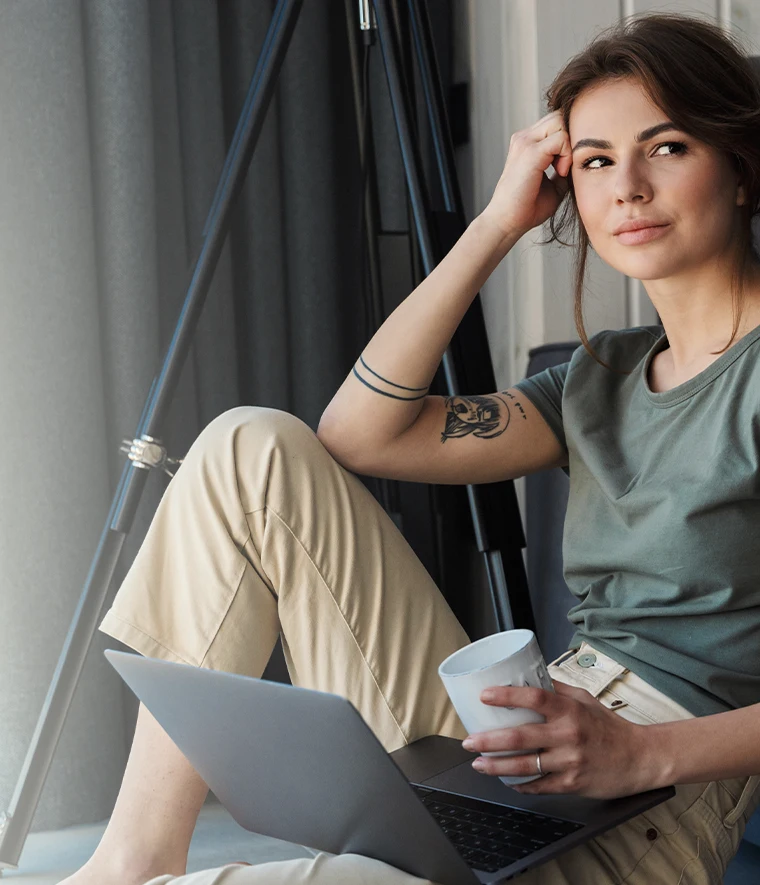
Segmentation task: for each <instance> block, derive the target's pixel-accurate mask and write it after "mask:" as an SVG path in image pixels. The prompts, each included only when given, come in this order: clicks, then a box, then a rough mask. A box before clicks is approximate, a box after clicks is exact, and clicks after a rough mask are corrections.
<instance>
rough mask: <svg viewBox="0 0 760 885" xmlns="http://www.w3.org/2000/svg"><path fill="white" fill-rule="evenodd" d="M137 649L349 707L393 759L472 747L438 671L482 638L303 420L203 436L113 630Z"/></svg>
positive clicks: (237, 419)
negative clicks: (472, 637) (270, 668)
mask: <svg viewBox="0 0 760 885" xmlns="http://www.w3.org/2000/svg"><path fill="white" fill-rule="evenodd" d="M100 629H101V630H103V631H104V632H106V633H109V634H110V635H112V636H114V637H116V638H117V639H119V640H121V641H122V642H124V643H126V644H127V645H129V646H131V647H133V648H135V649H136V650H137V651H139V652H141V653H143V654H146V655H150V656H153V657H162V658H168V659H171V660H176V661H184V662H187V663H190V664H194V665H196V666H203V667H210V668H213V669H219V670H226V671H230V672H234V673H242V674H245V675H251V676H260V675H261V673H262V672H263V670H264V667H265V665H266V663H267V661H268V659H269V657H270V655H271V652H272V649H273V647H274V644H275V642H276V639H277V635H278V633H279V632H282V636H283V649H284V652H285V658H286V661H287V664H288V668H289V671H290V675H291V678H292V680H293V683H294V684H296V685H300V686H304V687H308V688H315V689H318V690H321V691H330V692H334V693H336V694H340V695H342V696H344V697H346V698H348V699H349V700H350V701H351V702H352V703H353V704H354V706H355V707H356V708H357V709H358V711H359V712H360V713H361V715H362V716H363V717H364V719H365V721H366V722H367V723H368V724H369V725H370V727H371V728H372V729H373V731H374V732H375V734H376V735H377V736H378V738H379V739H380V741H381V742H382V743H383V745H384V746H385V748H386V749H387V750H389V751H391V750H394V749H397V748H398V747H400V746H403V745H404V744H405V743H408V742H410V741H413V740H415V739H417V738H419V737H423V736H424V735H426V734H444V735H450V736H453V737H461V738H464V736H465V734H466V732H465V730H464V729H463V727H462V725H461V723H460V722H459V719H458V718H457V716H456V713H455V712H454V710H453V707H452V705H451V703H450V701H449V698H448V695H447V694H446V692H445V690H444V688H443V685H442V683H441V681H440V678H439V677H438V673H437V667H438V664H439V663H440V662H441V661H442V660H443V659H444V658H445V657H446V656H447V655H448V654H450V653H451V652H452V651H455V650H456V649H457V648H461V647H462V646H463V645H465V644H467V642H468V641H469V639H468V637H467V635H466V633H465V632H464V630H463V629H462V627H461V625H460V624H459V622H458V621H457V620H456V618H455V617H454V615H453V613H452V611H451V609H450V608H449V606H448V604H447V603H446V601H445V600H444V598H443V596H442V595H441V593H440V591H439V590H438V588H437V587H436V585H435V583H434V582H433V580H432V579H431V577H430V575H429V574H428V573H427V571H426V570H425V568H424V567H423V565H422V564H421V563H420V561H419V559H418V558H417V557H416V556H415V554H414V552H413V551H412V549H411V548H410V547H409V545H408V543H407V542H406V540H405V539H404V537H403V535H402V534H401V533H400V532H399V531H398V529H397V528H396V526H395V525H394V523H393V521H392V520H391V519H390V518H389V517H388V515H387V514H386V513H385V512H384V511H383V510H382V508H381V507H380V506H379V504H378V503H377V502H376V501H375V499H374V497H373V496H372V495H371V493H370V492H369V491H368V490H367V489H366V488H365V486H364V485H363V484H362V483H361V481H360V480H359V479H358V478H357V477H356V476H354V475H353V474H352V473H350V472H349V471H347V470H345V469H344V468H343V467H341V466H340V465H339V464H338V463H337V462H336V461H335V460H334V459H333V458H332V456H331V455H330V454H329V453H328V452H327V450H326V449H325V448H324V446H323V445H322V444H321V443H320V441H319V440H318V439H317V437H316V435H315V434H314V432H313V431H312V430H311V429H310V428H309V427H308V426H307V425H306V424H305V423H304V422H302V421H301V420H300V419H298V418H296V417H295V416H293V415H290V414H288V413H287V412H281V411H278V410H274V409H265V408H256V407H241V408H237V409H232V410H230V411H228V412H225V413H224V414H222V415H220V416H219V417H218V418H216V419H215V420H214V421H212V422H211V424H209V425H208V427H207V428H206V429H205V430H204V431H203V432H202V433H201V434H200V436H199V437H198V439H197V440H196V441H195V443H194V444H193V446H192V447H191V449H190V451H189V453H188V455H187V457H186V458H185V461H184V463H183V465H182V467H181V468H180V469H179V471H178V472H177V474H176V475H175V477H174V479H173V480H172V481H171V483H170V484H169V487H168V489H167V491H166V493H165V494H164V497H163V499H162V501H161V503H160V505H159V508H158V510H157V513H156V516H155V518H154V521H153V523H152V525H151V528H150V530H149V532H148V535H147V537H146V539H145V542H144V543H143V545H142V547H141V548H140V551H139V552H138V554H137V557H136V558H135V561H134V563H133V565H132V568H131V569H130V572H129V574H128V575H127V577H126V579H125V581H124V582H123V584H122V586H121V588H120V590H119V592H118V594H117V596H116V598H115V600H114V604H113V607H112V609H111V610H110V611H109V612H108V613H107V614H106V616H105V618H104V620H103V623H102V624H101V627H100Z"/></svg>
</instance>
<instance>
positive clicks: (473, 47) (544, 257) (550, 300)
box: [459, 0, 760, 388]
mask: <svg viewBox="0 0 760 885" xmlns="http://www.w3.org/2000/svg"><path fill="white" fill-rule="evenodd" d="M462 2H463V3H465V4H466V9H467V15H466V18H467V27H466V32H467V33H466V34H465V33H463V32H460V34H459V39H460V42H462V43H465V42H466V43H467V50H468V51H467V60H468V64H469V71H468V74H467V78H468V79H469V81H470V84H471V92H470V96H471V127H472V148H471V150H472V186H471V199H472V204H471V206H470V210H471V212H472V214H475V213H477V212H480V211H481V210H482V209H483V208H484V207H485V205H486V204H487V203H488V200H489V199H490V196H491V194H492V193H493V189H494V187H495V185H496V182H497V181H498V179H499V176H500V175H501V172H502V170H503V168H504V162H505V160H506V156H507V152H508V149H509V139H510V137H511V135H512V133H513V132H515V131H517V130H519V129H524V128H526V127H528V126H530V125H532V124H533V123H535V122H536V121H537V120H538V119H540V118H541V117H542V116H543V115H544V114H546V112H547V110H546V105H545V102H544V101H543V98H542V94H543V92H544V90H545V89H546V88H547V86H548V85H549V84H550V82H551V81H552V79H553V77H554V76H555V74H556V73H557V71H558V70H559V69H560V68H561V66H562V65H563V64H564V63H565V62H566V61H567V60H569V58H570V57H571V56H572V55H574V54H575V53H576V52H578V51H580V50H581V49H582V48H583V47H584V46H585V45H586V44H587V43H588V42H589V40H590V39H592V38H593V37H594V35H595V34H596V33H598V32H599V31H600V30H602V29H603V28H604V27H606V26H608V25H611V24H613V23H614V22H615V21H617V20H618V19H620V18H621V17H622V16H626V15H631V14H633V13H636V12H644V11H650V10H651V11H654V10H658V11H665V10H668V11H679V12H687V13H696V14H702V15H707V16H710V17H711V18H713V19H715V20H717V21H718V22H720V23H721V24H723V25H724V26H728V27H729V28H730V29H731V30H732V31H733V32H734V33H735V34H736V35H737V36H738V37H739V39H740V40H741V41H742V43H743V44H744V45H745V46H746V47H747V48H748V50H749V51H750V52H751V53H752V54H760V2H758V0H680V2H678V0H673V2H655V0H572V2H570V0H462ZM459 14H460V15H461V13H459ZM543 237H544V231H543V229H542V228H537V229H536V230H534V231H531V232H530V233H529V234H527V235H526V236H525V237H523V239H522V240H521V241H520V242H519V243H518V244H517V245H516V246H515V248H514V249H513V250H512V251H511V252H510V254H509V255H508V256H507V258H506V259H505V260H504V261H503V262H502V264H501V265H500V267H499V268H497V270H496V271H495V272H494V274H493V275H492V276H491V278H490V279H489V281H488V282H487V283H486V285H485V286H484V287H483V292H482V296H483V309H484V312H485V316H486V323H487V326H488V334H489V341H490V345H491V352H492V355H493V360H494V369H495V372H496V379H497V383H498V385H499V387H500V388H503V387H506V386H509V385H510V384H513V383H514V382H515V381H517V380H519V379H520V378H522V377H523V376H524V375H525V370H526V367H527V363H528V351H529V350H530V348H532V347H536V346H537V345H539V344H544V343H547V342H556V341H570V340H577V339H578V335H577V333H576V330H575V326H574V323H573V294H572V289H573V286H572V251H571V250H570V249H565V248H563V247H559V246H556V245H553V246H543V247H541V246H538V245H536V243H537V241H538V240H540V239H542V238H543ZM589 258H590V261H589V267H588V277H587V280H588V282H587V292H586V297H585V319H586V331H587V332H588V334H589V335H591V334H593V333H594V332H596V331H598V330H600V329H619V328H625V327H628V326H636V325H644V324H649V323H656V322H657V314H656V312H655V310H654V307H653V306H652V303H651V302H650V301H649V299H648V298H647V296H646V293H645V292H644V290H643V287H641V285H640V284H639V283H638V282H637V281H634V280H631V279H629V278H627V277H625V276H623V275H622V274H620V273H619V272H618V271H616V270H613V269H612V268H610V267H609V266H607V265H605V264H604V263H603V262H602V261H601V260H599V259H598V258H597V256H596V254H595V253H589Z"/></svg>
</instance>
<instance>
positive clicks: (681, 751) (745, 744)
mask: <svg viewBox="0 0 760 885" xmlns="http://www.w3.org/2000/svg"><path fill="white" fill-rule="evenodd" d="M644 729H645V736H646V740H647V744H648V745H649V747H650V748H651V752H650V753H649V754H648V757H649V758H650V759H652V760H654V764H655V772H654V773H653V777H652V778H651V780H652V781H654V782H653V783H652V787H661V786H668V785H670V784H674V785H675V784H698V783H706V782H707V781H717V780H726V779H727V778H732V777H744V776H747V775H752V774H760V704H753V705H752V706H750V707H742V708H740V709H739V710H730V711H729V712H728V713H715V714H713V715H712V716H700V717H698V718H696V719H684V720H679V721H676V722H664V723H662V724H657V725H647V726H644Z"/></svg>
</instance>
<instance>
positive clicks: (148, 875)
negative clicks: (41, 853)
mask: <svg viewBox="0 0 760 885" xmlns="http://www.w3.org/2000/svg"><path fill="white" fill-rule="evenodd" d="M167 873H171V875H173V876H183V875H184V874H185V869H178V868H177V867H174V868H172V867H171V865H168V864H167V865H164V866H161V865H158V864H157V865H154V866H153V867H151V868H142V869H140V867H139V866H138V865H137V864H135V865H134V866H133V867H132V868H131V869H127V868H121V869H116V868H115V867H114V868H113V869H110V870H106V869H104V868H103V865H102V864H97V863H93V860H92V859H90V860H89V861H88V862H87V863H86V864H85V865H84V866H83V867H82V868H81V869H79V870H77V871H76V872H75V873H72V875H71V876H69V877H68V878H66V879H62V880H61V881H60V882H59V883H58V885H145V882H149V881H150V880H151V879H155V878H156V876H163V875H166V874H167Z"/></svg>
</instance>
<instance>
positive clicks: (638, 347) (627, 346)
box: [571, 326, 664, 371]
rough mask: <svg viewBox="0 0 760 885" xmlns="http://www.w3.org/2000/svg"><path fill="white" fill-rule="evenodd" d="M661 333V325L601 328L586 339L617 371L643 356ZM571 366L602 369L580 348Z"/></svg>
mask: <svg viewBox="0 0 760 885" xmlns="http://www.w3.org/2000/svg"><path fill="white" fill-rule="evenodd" d="M663 334H664V330H663V328H662V326H633V327H631V328H630V329H603V330H602V331H601V332H597V333H596V334H595V335H592V336H591V337H590V338H589V344H590V345H591V349H592V350H594V351H595V352H596V354H597V356H599V357H600V358H601V359H603V360H604V361H605V362H606V363H609V364H610V365H612V366H614V367H615V368H618V369H625V370H630V369H631V368H633V366H635V365H636V364H637V363H638V362H639V361H640V360H641V359H643V357H644V356H646V354H647V353H648V352H649V351H650V350H651V349H652V347H653V346H654V344H655V342H656V341H658V340H659V339H660V338H661V337H662V335H663ZM571 364H577V365H578V368H580V367H581V366H583V367H590V366H594V365H595V366H598V367H599V368H600V369H602V370H604V366H600V365H599V363H597V362H596V360H595V359H594V357H593V356H592V355H591V354H590V353H589V352H588V351H587V350H586V348H585V347H584V346H583V345H581V346H580V347H579V348H578V349H577V350H576V351H575V353H574V354H573V358H572V360H571ZM572 367H573V368H575V366H572ZM605 371H606V370H605Z"/></svg>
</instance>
